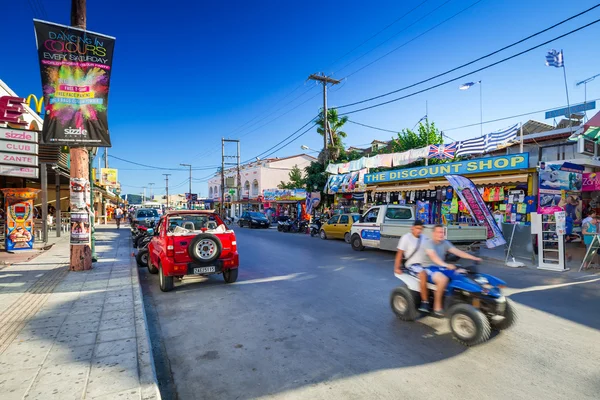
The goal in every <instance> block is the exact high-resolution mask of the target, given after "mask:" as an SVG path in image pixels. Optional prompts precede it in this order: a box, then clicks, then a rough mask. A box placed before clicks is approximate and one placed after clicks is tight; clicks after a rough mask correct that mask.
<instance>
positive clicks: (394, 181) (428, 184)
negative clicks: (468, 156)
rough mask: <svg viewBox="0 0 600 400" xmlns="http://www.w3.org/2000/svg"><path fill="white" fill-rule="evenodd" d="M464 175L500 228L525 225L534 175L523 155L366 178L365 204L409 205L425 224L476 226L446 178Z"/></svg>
mask: <svg viewBox="0 0 600 400" xmlns="http://www.w3.org/2000/svg"><path fill="white" fill-rule="evenodd" d="M452 174H453V175H464V176H466V177H468V178H469V179H471V181H473V183H474V184H475V185H476V187H477V189H478V191H479V193H480V194H481V196H482V198H483V200H484V201H485V203H486V205H487V206H488V208H489V209H490V211H491V212H492V213H493V214H494V216H495V219H496V221H497V222H498V224H499V225H502V224H511V225H512V224H528V223H529V222H530V217H529V213H531V212H534V211H535V204H536V199H535V196H534V193H533V184H534V176H535V169H532V168H529V155H528V154H527V153H521V154H514V155H506V156H496V157H486V158H480V159H473V160H465V161H459V162H453V163H446V164H435V165H429V166H425V167H416V168H407V169H400V170H390V171H385V172H379V173H374V174H367V175H366V176H365V184H366V185H367V188H366V191H367V196H366V202H367V204H369V205H374V204H408V205H413V206H414V207H415V210H416V215H417V217H418V218H419V219H420V220H422V221H423V222H425V223H427V224H444V225H453V224H458V225H474V221H473V219H472V217H471V216H470V215H469V213H468V211H467V208H466V206H465V205H464V204H462V202H461V201H460V199H459V198H458V196H457V195H456V194H455V193H454V189H453V188H452V186H451V185H450V184H449V182H448V181H447V180H446V179H445V178H444V176H445V175H452Z"/></svg>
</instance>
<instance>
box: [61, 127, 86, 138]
mask: <svg viewBox="0 0 600 400" xmlns="http://www.w3.org/2000/svg"><path fill="white" fill-rule="evenodd" d="M64 132H65V135H76V136H87V133H88V132H87V130H85V129H83V128H75V129H73V128H71V127H68V128H66V129H65V131H64Z"/></svg>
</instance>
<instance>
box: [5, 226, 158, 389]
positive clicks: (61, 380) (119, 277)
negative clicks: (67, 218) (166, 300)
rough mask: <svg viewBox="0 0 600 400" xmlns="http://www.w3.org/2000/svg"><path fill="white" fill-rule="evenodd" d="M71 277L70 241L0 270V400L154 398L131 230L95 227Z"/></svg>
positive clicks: (61, 240) (152, 372) (152, 373)
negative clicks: (83, 266)
mask: <svg viewBox="0 0 600 400" xmlns="http://www.w3.org/2000/svg"><path fill="white" fill-rule="evenodd" d="M96 232H97V235H96V238H97V241H96V252H97V253H98V259H99V261H98V262H97V263H94V269H93V270H91V271H86V272H69V271H68V261H69V242H68V236H66V237H65V238H64V239H63V238H61V239H60V240H59V241H58V242H56V244H55V245H54V246H53V247H52V248H51V249H50V250H48V251H46V252H44V253H43V254H41V255H39V256H38V257H36V258H35V259H33V260H31V261H27V262H22V263H17V264H13V265H11V266H9V267H5V268H3V269H1V270H0V398H2V399H3V400H8V399H23V398H27V399H71V398H72V399H123V400H127V399H159V398H160V395H159V393H158V389H157V384H156V379H155V374H154V367H153V364H152V362H153V361H152V358H151V357H152V355H151V353H150V350H149V349H150V347H149V339H148V333H147V332H148V330H147V327H146V319H145V314H144V307H143V302H142V296H141V289H140V285H139V279H138V272H137V266H136V265H135V261H134V260H133V259H132V257H131V244H130V243H131V241H130V237H129V236H130V235H129V229H126V228H125V229H123V228H121V229H120V230H119V231H117V230H116V229H115V228H114V227H113V226H106V227H105V226H99V227H97V231H96Z"/></svg>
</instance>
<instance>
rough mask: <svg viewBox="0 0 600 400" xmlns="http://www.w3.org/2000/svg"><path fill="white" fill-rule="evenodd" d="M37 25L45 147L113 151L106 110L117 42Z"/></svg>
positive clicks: (76, 30)
mask: <svg viewBox="0 0 600 400" xmlns="http://www.w3.org/2000/svg"><path fill="white" fill-rule="evenodd" d="M33 23H34V26H35V34H36V41H37V49H38V57H39V62H40V72H41V76H42V87H43V88H44V104H45V105H46V116H45V118H44V129H43V131H42V138H43V141H42V143H45V144H51V145H57V146H62V145H65V144H77V145H93V146H97V147H110V146H111V143H110V136H109V132H108V118H107V109H108V92H109V88H110V79H111V71H112V63H113V51H114V47H115V38H114V37H110V36H105V35H101V34H98V33H94V32H91V31H87V30H83V29H79V28H74V27H71V26H65V25H58V24H54V23H50V22H45V21H40V20H34V21H33Z"/></svg>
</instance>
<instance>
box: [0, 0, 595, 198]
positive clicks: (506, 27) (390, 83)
mask: <svg viewBox="0 0 600 400" xmlns="http://www.w3.org/2000/svg"><path fill="white" fill-rule="evenodd" d="M40 1H41V3H42V4H43V6H44V9H45V10H46V12H47V17H45V16H44V15H42V14H40V13H39V12H38V13H35V14H34V13H33V12H32V10H31V9H30V7H29V5H28V2H26V1H21V2H9V3H8V6H4V7H3V13H4V14H5V15H7V16H8V17H5V18H3V22H2V24H0V35H1V37H2V38H3V41H2V42H3V51H2V56H0V57H1V60H2V62H1V63H0V79H2V80H4V81H5V82H6V83H7V84H8V85H10V86H11V87H12V88H13V90H15V91H16V92H17V93H18V94H19V95H21V96H27V95H28V94H29V93H35V94H39V93H40V92H41V86H40V75H39V67H38V63H37V53H36V50H35V38H34V33H33V23H32V18H33V17H34V16H35V17H37V18H40V19H47V20H49V21H53V22H57V23H62V24H68V23H69V12H70V3H71V2H70V1H68V0H53V1H49V0H40ZM421 3H423V4H422V5H421V6H420V7H418V8H417V9H416V10H415V11H414V12H412V13H411V14H410V15H408V16H407V17H406V18H404V19H402V20H400V21H398V22H396V23H394V24H393V25H392V26H391V27H390V28H388V29H387V30H385V31H383V32H382V33H380V34H379V35H377V36H376V37H375V38H373V39H372V40H370V41H368V42H367V43H365V44H364V45H362V46H361V47H359V48H358V49H355V50H353V49H354V48H355V47H357V46H358V45H360V44H361V43H363V42H364V41H365V40H366V39H368V38H370V37H371V36H372V35H374V34H375V33H377V32H378V31H380V30H381V29H382V28H384V27H385V26H386V25H388V24H391V23H392V22H394V21H395V20H396V19H398V18H399V17H400V16H402V15H403V14H404V13H406V12H407V11H409V10H410V9H412V8H414V7H416V6H417V5H419V4H421ZM475 3H476V4H475ZM595 3H596V2H595V1H589V0H579V1H577V2H564V1H542V0H528V1H522V0H503V1H493V0H481V1H479V2H478V1H477V0H450V1H448V0H427V1H425V2H423V0H410V1H387V0H386V1H378V2H369V3H367V2H364V1H357V0H352V1H326V2H323V1H312V0H308V1H302V2H300V1H296V2H291V1H285V2H282V1H255V2H248V1H241V0H239V1H219V2H196V1H186V2H174V3H169V2H154V1H149V2H122V1H116V0H103V1H97V0H88V22H87V23H88V29H89V30H92V31H96V32H100V33H105V34H107V35H111V36H115V37H116V38H117V43H116V48H115V55H114V63H113V75H112V83H111V92H110V96H109V124H110V130H111V139H112V141H113V148H111V149H109V154H111V155H115V156H117V157H120V158H124V159H127V160H131V161H134V162H139V163H143V164H150V165H153V166H158V167H165V168H179V164H180V163H191V164H193V166H194V168H211V167H213V166H215V165H218V164H219V163H220V138H221V137H229V138H232V139H236V138H240V139H241V148H242V160H248V159H251V158H253V157H255V156H257V155H259V154H260V153H262V152H264V151H265V150H267V149H268V148H270V147H272V146H273V145H275V144H276V143H277V142H279V141H280V140H282V139H283V138H284V137H286V136H288V135H289V134H291V133H292V132H294V131H296V130H297V129H298V128H300V127H301V126H302V125H304V124H305V123H306V122H308V121H309V120H310V119H311V118H312V117H313V116H314V115H316V113H317V112H318V109H319V107H321V105H322V96H321V90H320V88H319V87H317V86H316V85H315V84H314V83H312V82H307V81H306V78H307V77H308V75H309V74H311V73H315V72H321V71H323V72H325V73H327V74H333V76H334V77H335V78H338V79H342V80H343V83H342V84H340V85H338V86H336V87H334V88H332V89H331V90H330V92H329V105H330V106H335V105H342V104H347V103H350V102H353V101H357V100H361V99H364V98H367V97H371V96H375V95H378V94H381V93H384V92H388V91H390V90H394V89H397V88H400V87H403V86H406V85H408V84H412V83H414V82H417V81H419V80H422V79H426V78H429V77H430V76H433V75H436V74H438V73H441V72H444V71H446V70H448V69H451V68H453V67H455V66H458V65H460V64H463V63H465V62H468V61H471V60H473V59H475V58H477V57H479V56H482V55H484V54H487V53H489V52H491V51H494V50H496V49H498V48H500V47H503V46H505V45H507V44H510V43H512V42H514V41H517V40H520V39H522V38H524V37H525V36H528V35H530V34H532V33H535V32H537V31H539V30H541V29H544V28H546V27H548V26H550V25H552V24H554V23H556V22H559V21H560V20H563V19H565V18H567V17H570V16H572V15H574V14H576V13H578V12H580V11H583V10H585V9H587V8H589V7H591V6H593V5H595ZM472 4H475V5H473V6H472V7H471V8H469V9H467V10H466V11H464V12H462V13H460V14H459V15H458V16H456V17H454V18H452V19H451V20H449V21H448V22H445V23H443V24H442V25H441V26H439V27H437V28H435V29H434V30H432V31H431V32H429V33H426V34H425V35H423V36H422V37H419V38H417V39H415V40H414V41H412V42H410V43H408V44H406V45H403V44H404V43H405V42H407V41H409V40H411V39H414V38H415V37H417V36H418V35H421V34H422V33H423V32H425V31H426V30H428V29H430V28H431V27H433V26H435V25H436V24H439V23H440V22H442V21H444V20H445V19H447V18H449V17H451V16H452V15H454V14H456V13H458V12H459V11H461V10H463V9H465V8H467V7H468V6H470V5H472ZM438 7H440V8H439V9H438V10H437V11H434V12H433V13H431V12H432V11H433V10H435V9H436V8H438ZM326 10H328V11H326ZM429 13H431V15H427V14H429ZM421 18H422V19H421ZM598 18H600V8H599V9H596V10H594V11H592V12H590V13H588V14H586V15H584V16H582V17H580V18H577V19H576V20H574V21H571V22H569V23H567V24H565V25H562V26H560V27H558V28H556V29H554V30H551V31H550V32H547V33H545V34H543V35H541V36H538V37H536V38H534V39H531V40H529V41H527V42H525V43H523V44H521V45H519V46H516V47H514V48H511V49H509V50H507V51H505V52H502V53H501V54H498V55H496V56H494V57H492V58H491V59H488V60H484V61H482V62H479V63H477V64H475V65H474V66H470V67H467V68H465V69H464V70H460V71H457V72H455V73H453V74H450V75H449V77H455V76H457V75H461V74H462V73H466V72H468V71H471V70H474V69H476V68H478V67H481V66H484V65H487V64H489V63H491V62H493V61H497V60H499V59H501V58H504V57H506V56H509V55H512V54H514V53H517V52H519V51H522V50H525V49H527V48H529V47H532V46H534V45H537V44H540V43H542V42H544V41H546V40H549V39H551V38H554V37H556V36H558V35H560V34H562V33H565V32H567V31H570V30H572V29H574V28H577V27H579V26H581V25H584V24H586V23H588V22H591V21H593V20H596V19H598ZM415 21H418V22H415ZM411 24H412V26H409V25H411ZM599 35H600V23H598V24H596V25H593V26H591V27H589V28H587V29H585V30H583V31H580V32H578V33H575V34H573V35H571V36H568V37H566V38H563V39H560V40H558V41H556V42H553V43H551V44H549V45H547V46H544V47H542V48H539V49H537V50H534V51H532V52H531V53H528V54H525V55H523V56H520V57H517V58H515V59H513V60H511V61H508V62H506V63H503V64H500V65H498V66H496V67H492V68H490V69H487V70H484V71H482V72H479V73H477V74H474V75H471V76H469V77H466V78H464V79H462V80H461V81H465V82H466V81H478V80H482V82H483V86H482V88H483V118H484V121H487V120H493V119H497V118H502V117H508V116H512V115H517V114H522V113H526V112H531V111H535V110H542V109H547V108H553V107H556V106H563V105H565V104H566V95H565V88H564V81H563V76H562V70H561V69H555V68H549V67H546V66H545V65H544V57H545V54H546V51H547V50H549V49H551V48H556V49H561V48H562V49H564V53H565V63H566V67H567V70H566V71H567V83H568V88H569V94H570V100H571V103H578V102H582V101H583V99H584V91H583V86H581V87H575V83H576V82H578V81H580V80H582V79H585V78H588V77H590V76H592V75H595V74H598V73H600V55H598V52H597V51H596V50H597V43H595V42H594V39H596V38H598V37H599ZM396 48H398V50H396V51H393V52H392V53H391V54H390V55H388V56H386V57H384V58H382V59H381V60H379V61H376V62H375V63H373V64H372V65H370V66H368V67H366V68H364V69H362V70H361V71H359V72H356V73H354V72H355V71H356V70H358V69H359V68H361V67H363V66H364V65H366V64H368V63H370V62H372V61H373V60H375V59H377V58H378V57H380V56H382V55H384V54H385V53H387V52H389V51H391V50H393V49H396ZM351 50H353V51H351ZM350 51H351V52H350ZM348 52H350V53H349V54H347V53H348ZM367 52H368V53H367ZM365 53H367V54H366V55H364V56H363V54H365ZM361 56H362V58H360V59H359V60H358V61H355V62H353V61H354V60H355V59H357V58H358V57H361ZM350 62H353V63H351V64H350V65H349V66H346V65H347V64H348V63H350ZM345 66H346V67H345ZM343 67H344V68H343ZM442 80H444V79H443V78H442V79H438V80H436V81H434V82H432V83H438V82H441V81H442ZM460 83H461V82H456V83H450V84H448V85H446V86H443V87H440V88H437V89H434V90H431V91H428V92H426V93H423V94H419V95H416V96H414V97H410V98H408V99H405V100H401V101H398V102H395V103H392V104H389V105H386V106H382V107H378V108H374V109H371V110H368V111H364V112H360V113H356V114H352V115H351V116H350V118H351V119H352V120H355V121H357V122H360V123H364V124H369V125H374V126H378V127H382V128H386V129H393V130H395V129H397V130H400V129H402V128H412V127H413V126H414V125H415V123H416V122H417V121H418V120H419V119H420V118H421V117H422V116H423V115H424V114H425V103H426V102H427V103H428V108H429V116H430V121H433V122H435V123H436V124H437V126H438V127H439V128H440V129H442V130H448V131H447V134H448V135H449V136H450V137H452V138H454V139H456V140H461V139H466V138H470V137H474V136H478V135H479V129H480V128H479V125H476V126H474V127H470V128H465V129H457V130H450V129H451V128H455V127H459V126H463V125H468V124H478V123H479V120H480V119H479V91H478V88H473V89H471V90H468V91H464V92H463V91H460V90H458V86H459V84H460ZM427 86H429V85H428V84H425V85H423V86H419V87H417V88H415V89H413V90H418V89H422V88H424V87H427ZM413 90H408V91H405V92H401V93H399V94H398V95H397V96H400V95H403V94H408V93H411V91H413ZM587 93H588V99H595V98H598V97H600V79H598V80H596V81H594V82H591V83H589V84H588V85H587ZM393 97H395V96H390V97H388V98H385V99H384V100H387V99H391V98H393ZM375 103H376V102H375ZM369 104H372V103H367V104H366V105H369ZM348 109H352V108H348ZM528 118H532V119H537V120H540V121H544V119H543V118H544V115H543V114H534V115H531V116H529V117H521V118H515V119H510V120H506V121H501V122H497V123H491V124H486V125H484V133H485V132H489V131H493V130H496V129H500V128H504V127H506V126H508V125H510V124H511V123H515V122H519V121H523V122H524V121H526V120H527V119H528ZM249 121H250V122H249ZM248 122H249V123H248ZM547 122H549V123H552V121H551V120H550V121H547ZM345 130H346V132H347V133H348V138H347V140H346V144H347V145H363V144H366V143H369V142H370V141H372V140H373V139H382V140H388V139H389V138H390V137H391V136H392V134H391V133H385V132H380V131H376V130H372V129H369V128H364V127H361V126H358V125H354V124H347V126H346V129H345ZM302 144H305V145H308V146H309V147H311V148H314V149H319V148H320V147H322V138H321V137H320V136H319V135H318V134H317V133H316V131H315V130H313V131H311V132H309V133H307V134H306V135H304V136H303V137H301V138H300V139H298V140H297V141H295V142H293V143H292V144H290V145H289V146H287V147H285V148H283V149H281V150H280V151H278V152H277V153H275V154H273V156H279V157H284V156H288V155H292V154H297V153H300V152H302V150H301V149H300V146H301V145H302ZM109 163H110V166H111V167H114V168H118V169H119V178H120V181H121V183H122V185H123V192H124V193H140V192H141V191H142V189H141V187H142V186H147V184H148V183H149V182H153V183H155V185H154V188H155V189H154V193H155V194H162V193H164V189H163V187H164V177H163V176H162V173H166V172H168V173H172V176H171V177H170V186H171V192H180V193H181V192H184V191H187V180H186V179H187V176H188V173H187V171H186V170H174V171H161V170H152V169H144V168H142V167H138V166H135V165H132V164H128V163H125V162H123V161H119V160H116V159H113V158H109ZM212 171H214V170H211V169H208V170H195V171H194V183H193V191H194V192H196V193H198V192H200V193H201V194H202V195H206V193H207V190H206V183H204V182H201V181H202V180H203V179H204V178H207V176H209V175H210V174H211V172H212Z"/></svg>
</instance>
